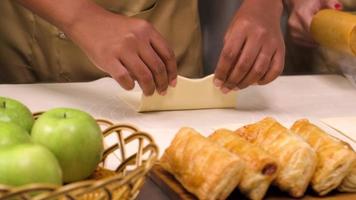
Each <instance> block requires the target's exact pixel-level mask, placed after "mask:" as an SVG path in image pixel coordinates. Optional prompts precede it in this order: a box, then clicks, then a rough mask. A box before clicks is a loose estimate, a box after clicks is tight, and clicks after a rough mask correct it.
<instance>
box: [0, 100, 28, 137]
mask: <svg viewBox="0 0 356 200" xmlns="http://www.w3.org/2000/svg"><path fill="white" fill-rule="evenodd" d="M0 121H3V122H13V123H15V124H18V125H19V126H21V127H23V128H24V129H25V130H26V131H28V132H29V133H30V132H31V128H32V125H33V123H34V118H33V116H32V113H31V111H30V110H29V109H28V108H27V107H26V106H25V105H24V104H22V103H21V102H19V101H17V100H15V99H10V98H6V97H0Z"/></svg>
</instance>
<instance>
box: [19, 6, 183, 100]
mask: <svg viewBox="0 0 356 200" xmlns="http://www.w3.org/2000/svg"><path fill="white" fill-rule="evenodd" d="M18 1H19V2H20V3H21V4H22V5H24V6H25V7H27V8H28V9H30V10H32V11H33V12H35V13H36V14H38V15H39V16H41V17H43V18H45V19H46V20H48V21H49V22H51V23H52V24H54V25H55V26H57V27H59V28H60V29H61V30H62V31H64V33H66V34H67V35H68V36H69V37H70V38H71V39H72V40H73V41H74V42H75V43H76V44H77V45H79V46H80V47H81V49H82V50H83V51H84V52H85V53H86V54H87V56H88V57H89V58H90V59H91V61H92V62H93V63H94V64H95V65H96V66H97V67H98V68H100V69H101V70H103V71H105V72H106V73H108V74H110V75H111V76H112V78H114V79H115V80H116V81H117V82H118V83H119V84H120V85H121V86H122V87H123V88H124V89H126V90H131V89H133V87H134V81H137V82H138V83H139V85H140V87H141V88H142V90H143V93H144V94H145V95H148V96H149V95H152V94H153V93H154V92H155V90H157V92H158V93H159V94H161V95H164V94H165V93H166V91H167V88H168V86H169V85H171V86H173V87H174V86H175V84H176V81H177V66H176V60H175V56H174V52H173V51H172V49H171V48H170V47H169V45H168V44H167V42H166V41H165V40H164V38H163V37H162V36H161V35H160V34H159V33H158V31H157V30H155V28H154V27H153V26H152V25H151V24H149V23H148V22H147V21H145V20H142V19H136V18H129V17H126V16H123V15H118V14H114V13H111V12H109V11H106V10H104V9H103V8H101V7H99V6H98V5H96V4H95V3H94V2H91V1H89V0H77V1H72V0H63V1H61V3H58V2H56V1H51V0H18Z"/></svg>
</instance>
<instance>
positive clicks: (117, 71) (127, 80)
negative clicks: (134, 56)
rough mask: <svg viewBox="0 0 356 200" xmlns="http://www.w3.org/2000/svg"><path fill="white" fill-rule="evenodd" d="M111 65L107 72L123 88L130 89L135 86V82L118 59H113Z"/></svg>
mask: <svg viewBox="0 0 356 200" xmlns="http://www.w3.org/2000/svg"><path fill="white" fill-rule="evenodd" d="M111 66H112V68H111V69H110V72H109V73H110V75H111V77H112V78H113V79H115V80H116V81H117V82H118V83H119V84H120V85H121V87H122V88H124V89H125V90H132V89H133V88H134V86H135V82H134V80H133V78H132V77H131V76H130V73H129V72H128V71H127V69H126V68H125V67H124V66H123V65H122V63H121V62H120V61H115V62H113V64H112V65H111Z"/></svg>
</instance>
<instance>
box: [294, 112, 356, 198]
mask: <svg viewBox="0 0 356 200" xmlns="http://www.w3.org/2000/svg"><path fill="white" fill-rule="evenodd" d="M291 130H292V131H293V132H294V133H296V134H298V135H300V136H301V137H302V138H303V139H304V140H305V141H307V142H308V143H309V145H310V146H311V147H312V148H313V149H314V150H315V151H316V154H317V157H318V162H317V167H316V171H315V173H314V175H313V178H312V180H311V186H312V188H313V190H315V191H316V192H317V193H318V194H319V195H326V194H327V193H329V192H330V191H331V190H333V189H335V188H337V187H338V186H339V185H340V183H341V181H342V180H343V179H344V178H345V177H346V175H347V174H348V173H349V172H350V171H351V168H352V164H353V163H354V161H355V154H354V152H353V150H352V149H350V147H349V146H348V145H347V144H345V143H344V142H343V141H340V140H338V139H336V138H334V137H332V136H330V135H328V134H327V133H326V132H324V131H323V130H322V129H320V128H319V127H317V126H315V125H314V124H312V123H310V122H309V121H308V120H306V119H302V120H298V121H296V122H295V123H294V125H293V126H292V127H291Z"/></svg>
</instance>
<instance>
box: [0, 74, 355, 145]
mask: <svg viewBox="0 0 356 200" xmlns="http://www.w3.org/2000/svg"><path fill="white" fill-rule="evenodd" d="M121 92H125V91H123V90H122V89H121V88H120V87H119V86H118V85H117V84H116V82H114V81H113V80H112V79H109V78H104V79H100V80H97V81H93V82H88V83H63V84H24V85H0V96H7V97H11V98H15V99H18V100H20V101H21V102H23V103H25V104H26V105H27V106H28V107H29V108H30V109H31V110H32V111H43V110H47V109H50V108H53V107H74V108H78V109H82V110H84V111H87V112H89V113H91V114H92V115H93V116H95V117H98V118H107V119H110V120H112V121H115V122H120V123H131V124H135V125H136V126H138V127H140V128H141V129H142V130H144V131H147V132H149V133H151V135H153V137H154V138H155V140H156V142H157V143H158V144H159V146H160V148H161V149H164V148H165V147H166V146H167V145H169V143H170V141H171V139H172V138H173V136H174V134H175V133H176V132H177V130H178V129H179V128H180V127H182V126H191V127H194V128H196V129H197V130H199V131H201V132H202V133H203V134H204V135H209V134H210V133H211V131H212V129H213V128H215V127H218V126H221V125H224V124H243V123H249V122H255V121H257V120H259V119H261V118H263V117H265V116H273V117H275V118H277V119H278V120H280V121H281V122H282V123H285V124H289V123H291V122H293V121H295V120H297V119H299V118H302V117H307V118H312V119H319V118H329V117H345V116H356V88H355V87H353V86H352V85H351V83H350V82H349V81H348V80H347V79H345V78H343V77H342V76H337V75H317V76H316V75H314V76H282V77H280V78H278V79H277V80H276V81H274V82H272V83H271V84H269V85H266V86H253V87H250V88H248V89H246V90H243V91H241V92H240V93H239V95H238V103H237V105H238V106H237V107H238V109H237V110H232V109H230V110H217V109H216V110H197V111H169V112H154V113H136V112H135V111H134V110H132V109H131V108H130V107H128V106H127V105H126V104H125V103H124V102H123V101H122V100H121V99H120V98H119V94H120V93H121ZM196 98H204V97H203V96H199V94H196Z"/></svg>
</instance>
